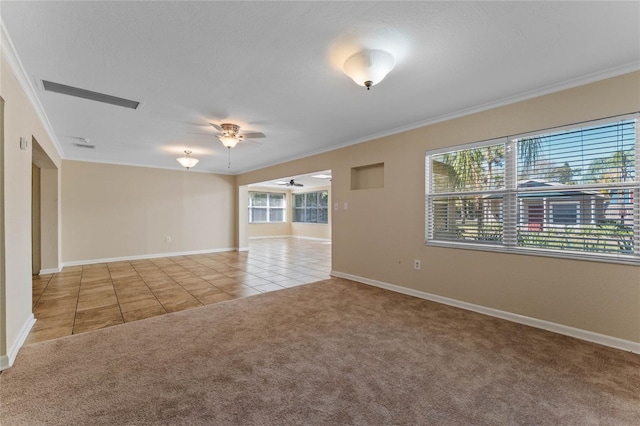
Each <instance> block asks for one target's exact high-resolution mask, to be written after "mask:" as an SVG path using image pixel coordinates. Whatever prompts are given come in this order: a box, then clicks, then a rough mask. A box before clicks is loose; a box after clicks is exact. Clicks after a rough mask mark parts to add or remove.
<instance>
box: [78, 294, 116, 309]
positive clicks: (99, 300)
mask: <svg viewBox="0 0 640 426" xmlns="http://www.w3.org/2000/svg"><path fill="white" fill-rule="evenodd" d="M117 304H118V298H117V297H116V295H115V293H113V292H112V293H111V294H110V295H108V296H107V295H104V296H101V297H94V298H90V299H84V300H78V307H77V308H76V310H77V311H78V312H83V311H87V310H90V309H97V308H105V307H108V306H112V305H117Z"/></svg>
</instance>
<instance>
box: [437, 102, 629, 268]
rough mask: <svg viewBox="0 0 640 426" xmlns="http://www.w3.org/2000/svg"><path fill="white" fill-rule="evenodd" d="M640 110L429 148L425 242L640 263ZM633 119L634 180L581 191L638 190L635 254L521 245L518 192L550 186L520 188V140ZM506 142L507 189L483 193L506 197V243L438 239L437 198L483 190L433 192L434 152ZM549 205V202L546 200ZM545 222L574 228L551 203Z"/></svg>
mask: <svg viewBox="0 0 640 426" xmlns="http://www.w3.org/2000/svg"><path fill="white" fill-rule="evenodd" d="M639 117H640V113H633V114H626V115H622V116H616V117H610V118H606V119H601V120H593V121H588V122H584V123H577V124H572V125H567V126H562V127H556V128H552V129H545V130H539V131H535V132H528V133H523V134H520V135H515V136H505V137H501V138H497V139H491V140H486V141H480V142H474V143H470V144H464V145H458V146H452V147H446V148H440V149H435V150H429V151H427V152H426V153H425V244H426V245H427V246H435V247H449V248H461V249H471V250H485V251H496V252H508V253H519V254H526V255H538V256H548V257H560V258H569V259H578V260H590V261H598V262H610V263H624V264H634V265H637V264H640V122H639ZM630 119H633V120H635V122H636V125H635V173H636V175H635V179H634V180H633V181H627V182H616V183H597V184H581V185H580V186H579V188H580V189H581V190H584V189H589V188H593V189H601V188H607V187H611V188H623V189H630V190H633V191H634V198H633V206H632V208H633V225H632V229H633V234H632V238H633V242H632V244H633V254H626V253H621V254H612V253H602V252H588V251H569V250H557V249H546V248H544V249H543V248H532V247H523V246H518V242H517V238H518V237H517V226H518V217H517V216H518V214H519V215H520V216H521V217H520V223H521V224H523V223H525V222H522V219H523V217H522V216H523V215H524V216H526V215H527V212H526V211H523V209H522V204H521V205H520V206H519V203H520V202H521V199H519V198H518V194H523V193H535V192H539V193H540V192H546V191H548V188H544V187H543V188H536V187H530V188H518V182H517V174H518V170H517V167H518V166H517V143H518V140H519V139H522V138H526V137H531V136H537V135H540V134H544V133H551V132H559V131H563V130H571V129H577V128H580V127H591V126H597V125H599V124H607V123H613V122H616V121H622V120H630ZM497 144H504V146H505V158H504V162H505V165H504V169H505V170H504V173H505V176H504V181H505V188H504V190H487V191H482V192H481V194H482V195H495V194H501V195H502V197H503V213H502V214H503V221H502V226H503V235H502V242H501V243H500V244H485V243H483V242H476V241H474V242H470V241H463V240H436V239H434V230H433V228H434V226H433V225H434V215H433V199H434V198H437V197H444V196H447V195H450V196H452V197H455V196H466V195H478V194H479V193H474V192H452V193H450V194H448V193H435V192H433V187H432V182H433V176H432V175H431V169H432V167H431V160H432V158H433V156H434V155H437V154H442V153H447V152H453V151H462V150H466V149H473V148H482V147H485V146H491V145H497ZM559 202H562V201H555V202H554V203H559ZM566 202H568V203H576V204H577V208H576V213H577V217H576V225H579V224H580V223H581V219H580V214H581V209H582V206H581V205H580V203H579V201H573V200H571V201H569V200H567V201H566ZM545 204H546V202H545ZM544 210H545V211H544V215H545V216H546V217H544V224H545V225H551V226H552V227H559V228H562V227H571V225H568V224H556V225H554V224H553V223H552V218H551V217H549V216H550V215H551V211H550V209H549V206H545V209H544Z"/></svg>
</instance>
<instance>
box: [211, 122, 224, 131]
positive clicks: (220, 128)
mask: <svg viewBox="0 0 640 426" xmlns="http://www.w3.org/2000/svg"><path fill="white" fill-rule="evenodd" d="M209 124H211V125H212V126H213V127H214V128H215V129H216V130H218V131H219V132H224V130H222V127H220V126H218V125H217V124H213V123H209Z"/></svg>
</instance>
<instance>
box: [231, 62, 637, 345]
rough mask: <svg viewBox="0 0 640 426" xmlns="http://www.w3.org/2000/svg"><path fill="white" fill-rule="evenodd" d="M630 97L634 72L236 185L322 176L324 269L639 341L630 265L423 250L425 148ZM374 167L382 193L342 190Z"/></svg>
mask: <svg viewBox="0 0 640 426" xmlns="http://www.w3.org/2000/svg"><path fill="white" fill-rule="evenodd" d="M639 93H640V73H639V72H636V73H632V74H627V75H624V76H620V77H617V78H612V79H608V80H604V81H600V82H596V83H593V84H589V85H585V86H581V87H577V88H573V89H569V90H565V91H561V92H558V93H555V94H551V95H546V96H542V97H539V98H535V99H530V100H526V101H522V102H518V103H515V104H512V105H508V106H504V107H500V108H496V109H493V110H488V111H484V112H480V113H476V114H472V115H468V116H465V117H461V118H457V119H453V120H449V121H445V122H441V123H437V124H433V125H430V126H425V127H422V128H419V129H415V130H412V131H407V132H404V133H401V134H397V135H393V136H389V137H385V138H381V139H378V140H374V141H370V142H366V143H362V144H358V145H354V146H350V147H347V148H343V149H340V150H336V151H331V152H327V153H324V154H319V155H315V156H312V157H307V158H304V159H300V160H296V161H292V162H288V163H284V164H280V165H277V166H273V167H269V168H265V169H261V170H257V171H254V172H250V173H246V174H242V175H239V176H238V184H239V185H246V184H250V183H254V182H261V181H266V180H271V179H277V178H278V177H280V176H292V175H296V174H303V173H306V172H309V171H311V170H319V169H331V170H332V176H333V183H332V197H333V203H336V202H338V205H339V207H340V208H339V210H338V211H335V210H332V214H333V215H332V216H333V225H332V226H333V231H332V241H333V250H332V253H333V254H332V267H333V270H334V271H338V272H342V273H346V274H352V275H356V276H360V277H364V278H367V279H372V280H378V281H382V282H386V283H390V284H395V285H399V286H403V287H406V288H409V289H414V290H418V291H422V292H426V293H431V294H435V295H439V296H444V297H448V298H452V299H456V300H459V301H463V302H469V303H473V304H477V305H481V306H485V307H489V308H493V309H498V310H502V311H506V312H511V313H515V314H520V315H524V316H527V317H532V318H537V319H541V320H546V321H550V322H553V323H557V324H562V325H565V326H570V327H575V328H579V329H583V330H587V331H591V332H595V333H600V334H604V335H608V336H612V337H616V338H620V339H625V340H629V341H633V342H640V267H639V266H630V265H623V264H614V263H602V262H589V261H578V260H569V259H558V258H548V257H536V256H528V255H517V254H504V253H493V252H481V251H474V250H463V249H449V248H440V247H427V246H425V244H424V234H425V233H424V193H425V192H424V190H425V188H424V153H425V151H426V150H430V149H434V148H440V147H448V146H454V145H458V144H464V143H470V142H475V141H481V140H487V139H492V138H497V137H502V136H506V135H514V134H519V133H524V132H529V131H535V130H540V129H545V128H550V127H554V126H561V125H566V124H571V123H578V122H582V121H586V120H592V119H598V118H604V117H610V116H613V115H618V114H625V113H630V112H634V111H639V110H640V96H638V94H639ZM376 163H384V188H378V189H366V190H354V191H352V190H351V189H350V188H351V186H350V176H351V168H352V167H357V166H362V165H367V164H376ZM344 202H347V203H348V209H347V210H345V209H344V204H343V203H344ZM413 259H420V260H421V261H422V269H421V270H420V271H415V270H413V266H412V262H413Z"/></svg>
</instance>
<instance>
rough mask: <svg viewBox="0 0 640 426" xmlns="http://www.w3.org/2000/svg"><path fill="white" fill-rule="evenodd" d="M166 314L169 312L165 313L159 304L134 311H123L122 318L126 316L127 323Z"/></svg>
mask: <svg viewBox="0 0 640 426" xmlns="http://www.w3.org/2000/svg"><path fill="white" fill-rule="evenodd" d="M166 313H167V311H165V310H164V308H163V307H162V306H161V305H160V304H158V305H156V306H148V307H145V308H140V309H136V310H133V311H126V312H125V311H123V312H122V316H124V320H125V322H131V321H138V320H141V319H145V318H151V317H155V316H158V315H164V314H166Z"/></svg>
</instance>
